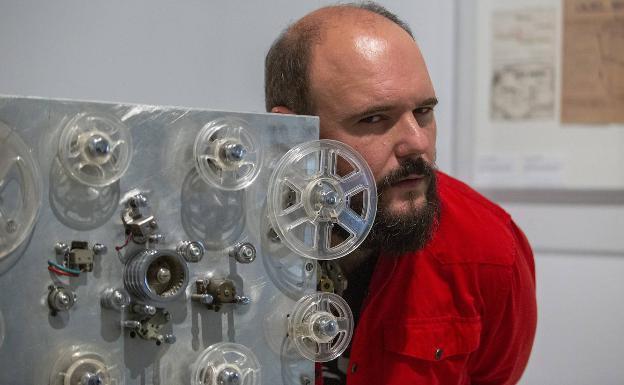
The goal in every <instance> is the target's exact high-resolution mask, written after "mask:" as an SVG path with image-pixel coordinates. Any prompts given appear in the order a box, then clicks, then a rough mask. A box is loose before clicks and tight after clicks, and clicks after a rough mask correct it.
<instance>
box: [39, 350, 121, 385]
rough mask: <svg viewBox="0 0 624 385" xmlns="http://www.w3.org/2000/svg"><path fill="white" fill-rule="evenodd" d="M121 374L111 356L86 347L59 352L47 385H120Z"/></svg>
mask: <svg viewBox="0 0 624 385" xmlns="http://www.w3.org/2000/svg"><path fill="white" fill-rule="evenodd" d="M123 383H124V382H123V374H122V371H121V370H120V366H119V364H118V363H117V362H114V361H113V359H112V355H106V354H103V353H101V352H99V351H95V350H94V349H93V347H91V346H87V345H75V346H71V347H70V348H68V349H67V350H65V351H61V352H60V354H59V357H58V359H57V360H56V362H55V363H54V366H53V367H52V371H51V373H50V382H49V385H122V384H123Z"/></svg>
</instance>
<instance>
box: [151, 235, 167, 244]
mask: <svg viewBox="0 0 624 385" xmlns="http://www.w3.org/2000/svg"><path fill="white" fill-rule="evenodd" d="M148 240H149V241H150V243H159V242H162V241H164V240H165V236H164V235H162V234H152V235H150V236H149V237H148Z"/></svg>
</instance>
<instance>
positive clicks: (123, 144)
mask: <svg viewBox="0 0 624 385" xmlns="http://www.w3.org/2000/svg"><path fill="white" fill-rule="evenodd" d="M58 155H59V159H60V161H61V164H62V165H63V167H64V168H65V170H67V172H68V173H69V175H71V176H72V177H73V178H74V179H76V180H77V181H78V182H80V183H82V184H85V185H88V186H93V187H102V186H107V185H110V184H111V183H114V182H116V181H117V180H119V178H121V177H122V176H123V174H124V173H125V172H126V170H127V169H128V166H129V165H130V160H131V159H132V136H131V135H130V130H129V129H128V127H127V126H126V125H124V124H123V123H122V122H121V121H120V120H119V119H117V117H115V116H112V115H104V114H101V113H98V114H94V113H81V114H78V115H76V116H74V117H73V118H72V119H71V120H70V121H69V122H68V123H67V124H66V125H65V127H63V130H62V132H61V137H60V139H59V153H58Z"/></svg>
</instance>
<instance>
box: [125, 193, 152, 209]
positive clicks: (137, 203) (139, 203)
mask: <svg viewBox="0 0 624 385" xmlns="http://www.w3.org/2000/svg"><path fill="white" fill-rule="evenodd" d="M147 202H148V200H147V197H146V196H145V195H143V194H137V195H135V196H133V197H131V198H130V199H128V205H129V206H130V207H132V208H135V209H136V208H139V207H145V206H147Z"/></svg>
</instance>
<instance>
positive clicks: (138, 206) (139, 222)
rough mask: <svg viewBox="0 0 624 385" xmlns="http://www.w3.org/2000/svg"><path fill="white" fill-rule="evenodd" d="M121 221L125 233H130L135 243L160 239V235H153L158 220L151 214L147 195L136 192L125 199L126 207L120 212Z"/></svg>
mask: <svg viewBox="0 0 624 385" xmlns="http://www.w3.org/2000/svg"><path fill="white" fill-rule="evenodd" d="M121 221H122V222H123V224H124V227H125V229H126V234H130V235H131V236H132V240H134V242H136V243H145V242H146V241H148V240H149V241H150V242H158V241H160V240H162V236H161V237H158V236H155V235H156V230H158V222H157V221H156V217H155V216H154V215H152V214H151V212H150V209H149V204H148V200H147V197H146V196H145V195H143V194H136V195H134V196H132V197H130V198H129V199H128V200H127V201H126V208H125V209H124V210H123V211H122V213H121Z"/></svg>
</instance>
